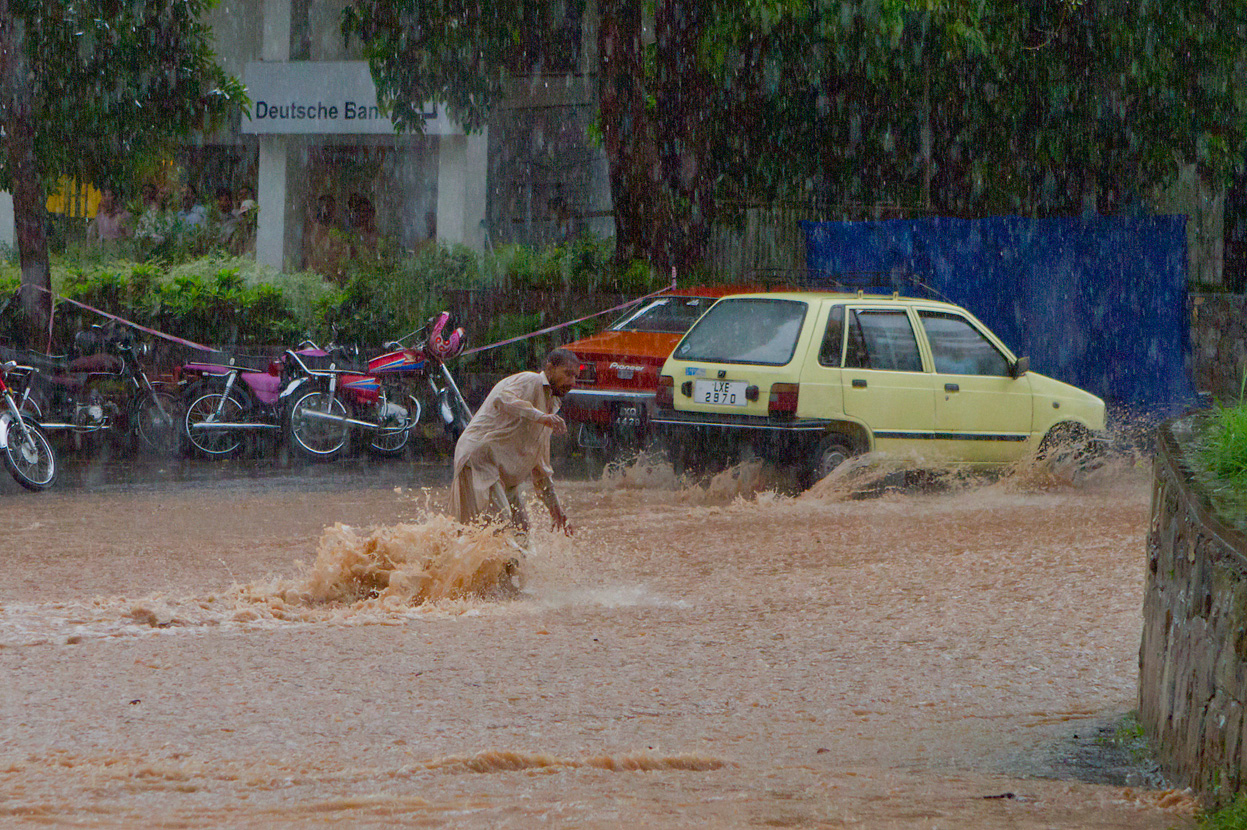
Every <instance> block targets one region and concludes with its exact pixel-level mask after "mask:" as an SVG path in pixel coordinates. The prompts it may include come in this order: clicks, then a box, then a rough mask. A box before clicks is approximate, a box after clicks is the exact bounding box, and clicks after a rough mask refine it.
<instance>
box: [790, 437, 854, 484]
mask: <svg viewBox="0 0 1247 830" xmlns="http://www.w3.org/2000/svg"><path fill="white" fill-rule="evenodd" d="M855 455H857V451H856V450H855V449H854V448H853V444H852V443H851V442H850V441H849V439H847V438H845V437H844V436H843V435H826V436H823V439H822V440H821V441H819V442H818V448H817V449H816V450H815V452H814V457H813V458H812V459H811V460H810V462H809V466H808V467H807V468H806V470H805V474H804V476H803V478H804V481H802V484H803V485H804V486H805V488H806V489H809V488H810V487H813V486H814V485H815V484H817V483H818V482H820V481H822V480H823V479H824V478H826V477H827V476H829V475H830V474H831V473H832V471H833V470H835V469H836V468H837V467H839V466H840V465H841V464H843V463H844V462H846V461H848V460H849V459H850V458H852V457H853V456H855Z"/></svg>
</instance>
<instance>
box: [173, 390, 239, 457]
mask: <svg viewBox="0 0 1247 830" xmlns="http://www.w3.org/2000/svg"><path fill="white" fill-rule="evenodd" d="M190 401H191V402H190V405H189V406H187V407H186V415H185V417H184V418H183V419H182V424H183V426H184V427H185V429H186V439H187V440H188V441H190V442H191V447H193V448H194V450H195V452H197V453H199V454H201V455H204V456H207V457H209V458H224V457H225V456H228V455H233V454H234V453H236V452H238V450H239V448H241V447H242V444H243V439H244V438H245V435H246V434H245V433H244V432H243V431H242V430H241V429H215V428H211V427H207V428H205V427H201V426H198V425H199V424H211V423H214V422H215V423H223V424H237V423H241V422H243V421H244V420H245V418H246V415H245V413H246V411H247V404H246V403H245V402H244V401H242V400H240V399H239V395H238V393H237V391H231V392H230V394H229V396H228V397H227V396H226V395H225V393H224V392H223V391H220V390H217V391H211V392H210V391H206V387H200V388H199V389H197V390H192V393H191V396H190Z"/></svg>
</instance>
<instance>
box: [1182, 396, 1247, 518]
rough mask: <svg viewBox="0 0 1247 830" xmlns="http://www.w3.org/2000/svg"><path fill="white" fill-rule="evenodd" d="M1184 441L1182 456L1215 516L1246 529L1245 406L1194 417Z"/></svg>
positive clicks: (1221, 408)
mask: <svg viewBox="0 0 1247 830" xmlns="http://www.w3.org/2000/svg"><path fill="white" fill-rule="evenodd" d="M1184 443H1185V445H1184V446H1183V456H1184V457H1185V460H1186V462H1187V464H1188V466H1189V467H1190V468H1191V471H1192V472H1193V473H1194V475H1195V479H1196V480H1197V481H1198V482H1199V484H1200V487H1201V489H1202V490H1203V491H1204V493H1205V494H1206V495H1207V497H1208V501H1209V503H1210V505H1211V506H1212V509H1213V512H1214V513H1216V515H1217V518H1218V519H1220V520H1221V521H1222V522H1223V523H1225V524H1226V525H1229V526H1230V527H1233V528H1236V529H1238V530H1242V531H1247V405H1244V404H1242V403H1240V404H1239V405H1237V406H1230V407H1225V406H1221V407H1217V408H1216V409H1213V410H1212V411H1211V412H1209V413H1207V414H1206V415H1203V416H1201V417H1199V418H1197V419H1196V420H1195V422H1194V424H1193V430H1192V434H1191V440H1190V441H1189V442H1184Z"/></svg>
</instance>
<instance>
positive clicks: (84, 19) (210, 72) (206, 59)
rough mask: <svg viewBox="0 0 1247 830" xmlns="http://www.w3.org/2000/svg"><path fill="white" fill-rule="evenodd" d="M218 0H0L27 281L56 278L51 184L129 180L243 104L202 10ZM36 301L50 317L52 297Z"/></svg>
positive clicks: (3, 179) (3, 88) (5, 113)
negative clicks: (47, 200) (48, 205)
mask: <svg viewBox="0 0 1247 830" xmlns="http://www.w3.org/2000/svg"><path fill="white" fill-rule="evenodd" d="M213 2H214V0H74V1H73V2H69V1H68V0H59V1H58V0H0V118H2V119H3V122H2V123H3V124H4V127H5V133H6V142H5V144H4V152H3V153H0V188H4V189H9V190H11V191H12V192H13V195H14V212H15V214H16V215H17V225H18V249H19V252H20V254H21V259H22V273H23V277H22V281H23V284H24V285H36V286H40V287H43V288H48V287H49V283H50V278H49V271H48V254H47V238H46V234H45V232H44V224H45V223H44V206H43V201H44V199H43V194H44V193H45V192H46V186H47V185H48V184H49V183H51V182H53V181H56V180H57V179H59V178H61V177H65V176H68V177H73V178H76V179H78V180H79V181H85V182H89V183H91V184H94V185H97V186H102V185H105V184H107V183H109V182H110V181H112V180H120V179H122V178H125V177H128V173H129V172H130V171H131V170H133V169H134V168H135V166H136V165H141V164H143V163H145V162H150V160H151V159H152V158H153V157H158V156H159V155H160V154H162V153H163V152H165V151H166V150H168V149H169V148H170V147H171V146H172V145H173V143H174V142H176V141H178V140H180V139H185V138H187V137H189V136H190V135H191V134H192V133H193V132H194V131H195V130H197V129H200V128H201V127H203V126H204V125H205V124H210V123H212V122H214V121H216V120H219V119H223V118H225V117H227V116H229V115H231V114H234V113H238V112H241V111H242V109H243V107H244V106H245V104H246V97H245V95H244V92H243V89H242V86H241V84H240V82H239V81H238V80H237V79H236V78H233V77H231V76H229V75H227V74H226V73H225V72H224V70H222V69H221V67H220V66H219V65H218V64H217V63H216V59H215V56H214V53H213V51H212V42H211V34H210V32H209V30H208V28H207V26H206V25H205V24H204V23H203V21H202V17H203V15H204V13H205V12H206V11H207V10H208V9H209V8H210V7H211V6H212V5H213ZM26 293H27V294H28V295H30V297H37V296H38V294H37V293H36V292H32V291H28V292H26ZM45 299H46V298H45ZM26 308H27V310H28V313H30V314H32V315H34V316H35V317H38V318H39V319H40V320H42V321H46V319H47V317H46V313H47V309H48V306H47V304H46V302H44V303H41V304H38V305H32V303H31V302H30V298H29V297H28V298H27V302H26ZM36 323H37V324H38V323H39V321H38V320H37V321H36Z"/></svg>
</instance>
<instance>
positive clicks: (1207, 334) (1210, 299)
mask: <svg viewBox="0 0 1247 830" xmlns="http://www.w3.org/2000/svg"><path fill="white" fill-rule="evenodd" d="M1188 307H1189V309H1190V312H1191V363H1192V366H1191V370H1192V378H1193V380H1194V381H1195V388H1196V389H1198V390H1199V391H1201V392H1210V393H1212V396H1213V398H1215V399H1216V400H1217V401H1220V402H1221V403H1233V402H1237V401H1238V396H1239V392H1240V390H1241V389H1242V382H1243V372H1244V371H1247V314H1245V313H1244V312H1247V296H1243V295H1242V294H1192V295H1191V296H1190V299H1189V301H1188Z"/></svg>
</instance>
